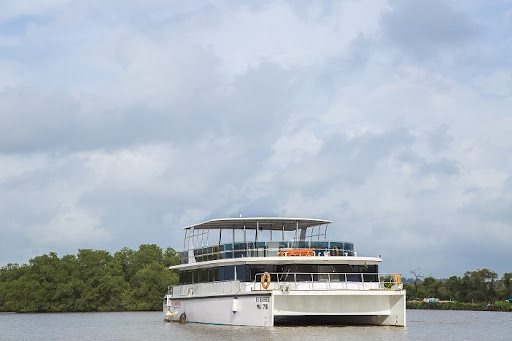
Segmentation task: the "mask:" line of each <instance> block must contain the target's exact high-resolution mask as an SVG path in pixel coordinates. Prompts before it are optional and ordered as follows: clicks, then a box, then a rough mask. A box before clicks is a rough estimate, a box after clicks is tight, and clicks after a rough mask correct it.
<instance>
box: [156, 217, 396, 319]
mask: <svg viewBox="0 0 512 341" xmlns="http://www.w3.org/2000/svg"><path fill="white" fill-rule="evenodd" d="M330 224H331V222H330V221H328V220H321V219H304V218H231V219H213V220H209V221H206V222H203V223H200V224H197V225H192V226H187V227H185V228H184V231H185V239H184V251H183V252H181V253H180V258H181V264H180V265H176V266H171V267H170V269H171V270H178V271H179V274H180V284H179V285H177V286H172V287H169V289H168V293H167V295H166V296H165V297H164V300H163V310H164V314H165V319H166V320H168V321H181V322H185V321H189V322H200V323H214V324H229V325H246V326H269V327H270V326H273V325H275V324H289V323H300V324H308V323H311V324H319V323H320V324H323V323H325V324H369V325H393V326H405V323H406V322H405V321H406V319H405V290H403V286H402V283H401V282H400V275H399V274H379V272H378V266H379V263H380V262H381V261H382V259H381V258H380V256H379V257H360V256H358V255H357V253H356V252H355V251H354V244H353V243H350V242H342V241H329V240H327V228H328V226H329V225H330Z"/></svg>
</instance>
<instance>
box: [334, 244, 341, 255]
mask: <svg viewBox="0 0 512 341" xmlns="http://www.w3.org/2000/svg"><path fill="white" fill-rule="evenodd" d="M332 249H333V250H332V255H333V256H339V255H340V250H339V249H338V247H336V246H333V247H332Z"/></svg>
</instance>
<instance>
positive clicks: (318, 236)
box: [180, 217, 356, 264]
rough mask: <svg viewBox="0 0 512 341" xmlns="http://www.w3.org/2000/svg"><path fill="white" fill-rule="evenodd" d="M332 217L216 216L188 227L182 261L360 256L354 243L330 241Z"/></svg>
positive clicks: (185, 228)
mask: <svg viewBox="0 0 512 341" xmlns="http://www.w3.org/2000/svg"><path fill="white" fill-rule="evenodd" d="M329 224H331V222H330V221H329V220H324V219H311V218H275V217H261V218H242V217H240V218H228V219H212V220H208V221H205V222H202V223H199V224H196V225H190V226H187V227H184V228H183V229H184V231H185V240H184V251H183V252H181V253H180V259H181V264H187V263H195V262H203V261H211V260H217V259H227V258H242V257H276V256H282V257H291V256H329V255H331V256H356V252H355V251H354V244H353V243H351V242H343V241H328V240H327V239H326V237H327V227H328V225H329Z"/></svg>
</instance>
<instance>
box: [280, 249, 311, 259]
mask: <svg viewBox="0 0 512 341" xmlns="http://www.w3.org/2000/svg"><path fill="white" fill-rule="evenodd" d="M277 255H278V256H280V257H283V256H314V255H315V252H314V251H313V250H312V249H296V250H283V251H279V252H278V253H277Z"/></svg>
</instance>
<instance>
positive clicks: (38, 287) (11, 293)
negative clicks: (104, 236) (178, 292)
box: [0, 244, 179, 313]
mask: <svg viewBox="0 0 512 341" xmlns="http://www.w3.org/2000/svg"><path fill="white" fill-rule="evenodd" d="M175 264H179V256H178V253H177V252H176V251H175V250H174V249H172V248H170V247H169V248H167V249H166V250H162V248H160V247H159V246H157V245H155V244H143V245H140V246H139V249H138V250H132V249H129V248H126V247H125V248H123V249H121V250H120V251H117V252H116V253H114V254H113V255H112V254H110V253H109V252H108V251H105V250H91V249H80V250H78V253H77V254H76V255H65V256H62V257H60V258H59V257H58V256H57V254H56V253H55V252H50V253H49V254H45V255H42V256H37V257H34V258H33V259H31V260H30V261H29V264H23V265H19V264H7V265H6V266H4V267H2V268H0V312H20V313H24V312H90V311H150V310H160V309H162V297H163V296H164V294H165V291H166V290H167V286H168V285H173V284H177V283H178V280H179V278H178V274H177V273H176V272H175V271H169V269H168V267H169V266H170V265H175Z"/></svg>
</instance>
